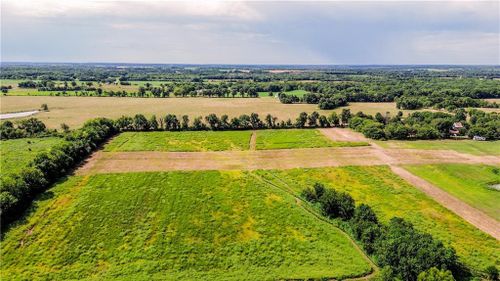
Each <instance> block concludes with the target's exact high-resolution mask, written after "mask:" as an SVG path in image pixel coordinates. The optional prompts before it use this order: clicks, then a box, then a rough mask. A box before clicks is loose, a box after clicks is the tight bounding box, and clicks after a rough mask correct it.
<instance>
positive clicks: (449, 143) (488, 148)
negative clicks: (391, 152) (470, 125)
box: [377, 140, 500, 155]
mask: <svg viewBox="0 0 500 281" xmlns="http://www.w3.org/2000/svg"><path fill="white" fill-rule="evenodd" d="M377 144H378V145H380V146H382V147H385V148H413V149H445V150H446V149H449V150H455V151H457V152H461V153H469V154H474V155H499V154H500V141H473V140H414V141H396V140H391V141H377Z"/></svg>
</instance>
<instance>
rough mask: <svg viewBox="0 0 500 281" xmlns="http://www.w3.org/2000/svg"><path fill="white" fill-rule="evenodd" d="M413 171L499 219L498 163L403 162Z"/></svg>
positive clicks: (499, 174)
mask: <svg viewBox="0 0 500 281" xmlns="http://www.w3.org/2000/svg"><path fill="white" fill-rule="evenodd" d="M406 168H407V169H408V170H409V171H410V172H412V173H413V174H415V175H417V176H419V177H421V178H423V179H425V180H427V181H429V182H431V183H432V184H434V185H436V186H438V187H439V188H441V189H443V190H445V191H446V192H448V193H450V194H452V195H453V196H455V197H457V198H459V199H460V200H462V201H464V202H466V203H468V204H469V205H471V206H473V207H475V208H477V209H479V210H482V211H483V212H485V213H486V214H488V215H489V216H491V217H492V218H495V219H497V220H498V221H500V190H496V189H494V188H493V185H498V184H500V171H499V168H498V167H492V166H485V165H463V164H446V165H414V166H406Z"/></svg>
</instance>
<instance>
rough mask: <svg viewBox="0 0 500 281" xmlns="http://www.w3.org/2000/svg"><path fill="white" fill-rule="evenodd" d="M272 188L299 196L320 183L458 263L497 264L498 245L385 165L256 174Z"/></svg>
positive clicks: (475, 266)
mask: <svg viewBox="0 0 500 281" xmlns="http://www.w3.org/2000/svg"><path fill="white" fill-rule="evenodd" d="M257 174H258V175H259V176H261V177H263V178H264V179H266V180H268V181H269V182H272V183H273V184H275V185H277V186H280V187H282V188H285V189H290V190H293V192H294V193H295V194H299V193H300V192H301V191H302V189H303V188H304V186H307V185H311V184H313V183H315V182H321V183H323V184H325V185H327V186H328V187H332V188H335V189H337V190H341V191H346V192H348V193H349V194H350V195H351V196H353V197H354V199H355V200H356V201H357V202H359V203H366V204H369V205H370V206H372V207H373V208H374V210H375V212H376V213H377V215H378V216H379V217H380V218H381V219H382V220H383V221H387V220H388V219H390V218H391V217H393V216H397V217H402V218H404V219H407V220H408V221H410V222H412V223H413V224H414V225H415V226H416V227H417V228H418V229H421V230H423V231H426V232H428V233H430V234H432V235H433V236H434V237H436V238H438V239H440V240H442V241H443V242H444V243H446V244H449V245H452V246H453V247H454V248H455V249H456V250H457V253H458V255H459V257H460V258H461V260H462V261H463V262H465V263H466V264H467V265H469V266H471V267H472V268H473V269H475V270H480V269H482V268H484V267H485V266H486V265H487V264H491V263H496V262H498V261H499V260H500V256H499V253H500V251H499V250H500V242H499V241H498V240H496V239H495V238H493V237H491V236H488V235H486V234H484V233H483V232H481V231H480V230H478V229H476V228H475V227H473V226H472V225H470V224H468V223H466V222H465V221H463V220H462V219H461V218H459V217H458V216H456V215H455V214H453V213H451V212H450V211H448V210H447V209H446V208H444V207H443V206H441V205H439V204H438V203H436V202H435V201H433V200H432V199H430V198H429V197H427V196H426V195H425V194H423V193H422V192H420V191H418V190H417V189H415V188H414V187H412V186H411V185H409V184H408V183H406V182H405V181H403V180H402V179H401V178H399V177H398V176H396V175H394V174H393V173H391V171H390V170H389V169H388V168H387V167H384V166H372V167H344V168H321V169H292V170H281V171H279V170H270V171H258V172H257Z"/></svg>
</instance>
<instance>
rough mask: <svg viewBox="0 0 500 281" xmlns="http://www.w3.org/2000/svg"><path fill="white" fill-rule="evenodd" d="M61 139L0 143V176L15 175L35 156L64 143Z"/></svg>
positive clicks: (48, 138)
mask: <svg viewBox="0 0 500 281" xmlns="http://www.w3.org/2000/svg"><path fill="white" fill-rule="evenodd" d="M64 142H65V140H64V139H63V138H58V137H47V138H23V139H13V140H2V141H0V165H1V166H0V170H1V174H2V176H4V175H7V174H11V173H17V172H19V171H20V170H21V169H22V168H24V167H26V166H27V165H28V164H29V162H31V161H32V160H33V159H34V157H35V156H36V154H38V153H39V152H42V151H48V150H49V149H50V148H51V147H54V146H56V145H58V144H62V143H64Z"/></svg>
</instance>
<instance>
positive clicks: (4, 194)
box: [0, 118, 116, 225]
mask: <svg viewBox="0 0 500 281" xmlns="http://www.w3.org/2000/svg"><path fill="white" fill-rule="evenodd" d="M115 133H116V128H115V125H114V122H113V121H112V120H110V119H105V118H98V119H93V120H90V121H88V122H86V123H85V124H84V125H83V127H82V128H81V129H78V130H74V131H72V132H70V133H68V134H67V135H66V137H65V138H66V140H67V141H66V142H64V144H61V145H59V146H56V147H53V148H51V149H50V150H49V151H47V152H41V153H39V154H37V155H36V156H35V158H34V160H33V161H32V162H31V163H30V164H29V165H28V166H27V167H25V168H23V169H22V170H21V171H20V172H19V173H16V174H10V175H6V176H2V177H1V178H0V215H1V221H2V225H6V224H8V223H9V222H12V221H13V220H14V219H15V218H17V217H18V216H19V215H20V214H22V213H23V212H24V210H25V209H26V208H27V207H28V206H29V204H30V203H31V201H32V200H33V198H34V197H35V196H36V195H37V194H39V193H40V192H42V191H44V190H45V189H47V188H48V187H49V186H50V185H51V184H53V183H54V182H55V181H56V180H57V179H59V178H60V177H61V176H63V175H65V174H66V173H67V172H68V171H69V170H71V169H73V168H74V167H75V165H76V164H77V163H79V162H80V161H82V160H83V159H84V158H85V157H87V156H88V155H89V154H90V152H91V151H92V150H94V149H95V148H96V147H97V146H99V145H100V144H101V143H102V142H103V141H105V140H106V139H108V138H109V137H110V136H112V135H113V134H115Z"/></svg>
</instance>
